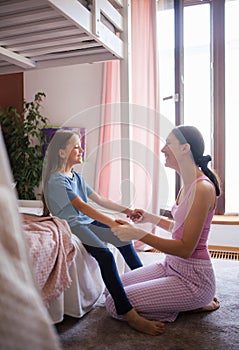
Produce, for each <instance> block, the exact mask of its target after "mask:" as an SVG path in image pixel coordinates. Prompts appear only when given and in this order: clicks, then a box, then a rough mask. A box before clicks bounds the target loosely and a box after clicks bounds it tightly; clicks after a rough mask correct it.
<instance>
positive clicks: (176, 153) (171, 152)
mask: <svg viewBox="0 0 239 350" xmlns="http://www.w3.org/2000/svg"><path fill="white" fill-rule="evenodd" d="M182 146H184V145H181V144H180V143H179V141H178V139H177V138H176V136H175V135H174V134H173V133H172V132H171V133H170V134H169V135H168V137H167V139H166V143H165V145H164V147H163V148H162V150H161V152H162V153H163V154H164V155H165V166H166V167H169V168H172V169H175V170H178V168H179V164H180V160H181V157H182Z"/></svg>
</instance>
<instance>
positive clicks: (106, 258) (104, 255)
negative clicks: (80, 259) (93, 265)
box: [93, 248, 114, 265]
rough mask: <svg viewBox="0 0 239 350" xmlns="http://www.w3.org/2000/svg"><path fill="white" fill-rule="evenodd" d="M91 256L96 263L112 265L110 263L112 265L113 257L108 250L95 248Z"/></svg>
mask: <svg viewBox="0 0 239 350" xmlns="http://www.w3.org/2000/svg"><path fill="white" fill-rule="evenodd" d="M93 256H94V257H95V258H96V260H97V261H100V262H101V263H104V264H107V265H112V263H114V255H113V254H112V253H111V251H110V250H109V249H108V248H103V249H102V248H97V249H96V252H95V254H94V255H93Z"/></svg>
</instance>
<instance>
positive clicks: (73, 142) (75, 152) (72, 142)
mask: <svg viewBox="0 0 239 350" xmlns="http://www.w3.org/2000/svg"><path fill="white" fill-rule="evenodd" d="M83 151H84V150H83V149H82V148H81V142H80V137H79V136H78V135H75V134H74V135H72V136H71V138H70V139H69V141H68V143H67V146H66V148H65V149H64V150H62V149H61V150H60V157H61V158H65V160H66V164H67V165H68V166H70V167H72V166H74V165H75V164H80V163H82V154H83Z"/></svg>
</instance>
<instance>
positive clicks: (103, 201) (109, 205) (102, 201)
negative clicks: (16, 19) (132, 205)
mask: <svg viewBox="0 0 239 350" xmlns="http://www.w3.org/2000/svg"><path fill="white" fill-rule="evenodd" d="M89 198H90V199H91V200H92V201H94V202H95V203H96V204H99V205H100V206H102V207H103V208H106V209H110V210H113V211H117V212H120V213H124V214H125V215H127V216H130V215H131V213H132V211H133V210H132V209H129V208H127V207H125V206H123V205H120V204H117V203H115V202H113V201H111V200H110V199H107V198H104V197H101V196H100V195H99V194H98V193H97V192H93V193H91V194H90V195H89Z"/></svg>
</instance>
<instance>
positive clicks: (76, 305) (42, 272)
mask: <svg viewBox="0 0 239 350" xmlns="http://www.w3.org/2000/svg"><path fill="white" fill-rule="evenodd" d="M18 208H19V213H20V215H21V220H22V223H23V229H24V234H25V239H26V242H27V245H28V248H29V255H30V258H31V262H32V267H33V274H34V276H35V281H36V285H37V287H38V289H39V291H40V293H41V296H42V300H43V302H44V305H45V307H46V310H47V311H48V314H49V315H50V317H51V320H52V323H54V324H56V323H59V322H61V321H62V320H63V319H64V315H68V316H72V317H76V318H80V317H82V316H84V315H85V314H86V313H87V312H89V311H90V310H91V309H92V308H94V306H95V305H99V304H101V303H102V302H104V295H103V292H104V283H103V281H102V278H101V274H100V270H99V267H98V263H97V262H96V260H95V259H94V258H93V257H91V256H90V255H89V254H88V253H87V252H86V250H85V248H84V247H83V245H82V244H81V242H80V240H79V239H78V238H77V237H76V236H75V235H73V234H72V233H71V231H70V229H69V226H68V225H67V223H66V222H65V221H64V220H60V219H58V218H56V217H46V218H43V217H41V214H42V205H41V201H18ZM109 248H110V249H111V251H112V253H113V254H114V257H115V260H116V264H117V267H118V270H119V273H120V274H122V273H124V272H126V271H127V269H128V268H127V266H126V264H125V262H124V260H123V258H122V256H121V255H120V253H119V252H118V250H117V249H116V248H115V247H113V246H111V245H109Z"/></svg>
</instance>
